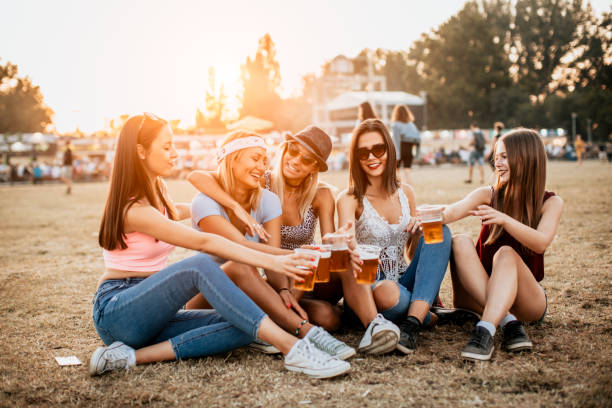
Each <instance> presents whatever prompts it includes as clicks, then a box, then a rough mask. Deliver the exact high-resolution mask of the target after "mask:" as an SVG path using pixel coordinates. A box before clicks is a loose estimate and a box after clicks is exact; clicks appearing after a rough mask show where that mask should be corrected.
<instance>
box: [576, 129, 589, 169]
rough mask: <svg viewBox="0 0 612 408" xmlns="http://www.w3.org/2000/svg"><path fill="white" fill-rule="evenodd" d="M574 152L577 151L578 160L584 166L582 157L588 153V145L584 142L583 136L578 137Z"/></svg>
mask: <svg viewBox="0 0 612 408" xmlns="http://www.w3.org/2000/svg"><path fill="white" fill-rule="evenodd" d="M574 150H575V151H576V159H577V160H578V164H580V165H581V164H582V155H583V154H584V152H585V151H586V143H584V140H582V136H580V135H576V140H575V141H574Z"/></svg>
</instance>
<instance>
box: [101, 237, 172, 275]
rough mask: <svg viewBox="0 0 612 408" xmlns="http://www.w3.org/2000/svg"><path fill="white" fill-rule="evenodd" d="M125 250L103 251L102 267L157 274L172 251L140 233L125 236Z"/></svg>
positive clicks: (164, 265) (168, 245) (160, 242)
mask: <svg viewBox="0 0 612 408" xmlns="http://www.w3.org/2000/svg"><path fill="white" fill-rule="evenodd" d="M125 243H126V244H127V248H125V249H114V250H112V251H108V250H106V249H105V250H104V252H103V256H104V265H105V266H106V268H108V269H117V270H120V271H133V272H157V271H159V270H162V269H164V268H165V267H166V262H167V260H168V255H170V252H172V250H173V249H174V245H170V244H168V243H166V242H164V241H156V240H155V238H154V237H152V236H150V235H147V234H143V233H142V232H130V233H128V234H125Z"/></svg>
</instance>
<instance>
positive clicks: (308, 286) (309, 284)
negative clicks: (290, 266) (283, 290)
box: [293, 248, 321, 292]
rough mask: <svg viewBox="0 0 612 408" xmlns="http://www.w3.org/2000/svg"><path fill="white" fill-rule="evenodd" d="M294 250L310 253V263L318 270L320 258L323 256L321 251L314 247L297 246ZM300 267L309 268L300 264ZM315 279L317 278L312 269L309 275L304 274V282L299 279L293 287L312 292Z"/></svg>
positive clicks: (299, 252)
mask: <svg viewBox="0 0 612 408" xmlns="http://www.w3.org/2000/svg"><path fill="white" fill-rule="evenodd" d="M294 252H295V253H296V254H301V255H309V256H310V257H311V259H312V261H311V263H310V267H311V268H312V269H315V270H316V268H317V266H318V264H319V258H320V256H321V253H320V252H319V251H317V250H314V249H306V248H296V249H294ZM298 268H300V269H307V268H306V267H303V266H298ZM312 269H311V271H312ZM314 280H315V273H314V271H312V272H311V273H310V274H309V275H307V276H304V281H303V282H300V281H298V280H296V281H294V282H293V287H294V288H296V289H299V290H303V291H305V292H310V291H311V290H313V289H314Z"/></svg>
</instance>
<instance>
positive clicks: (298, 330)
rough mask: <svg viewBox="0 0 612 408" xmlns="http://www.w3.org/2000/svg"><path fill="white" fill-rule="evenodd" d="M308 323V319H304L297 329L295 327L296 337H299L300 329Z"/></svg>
mask: <svg viewBox="0 0 612 408" xmlns="http://www.w3.org/2000/svg"><path fill="white" fill-rule="evenodd" d="M306 323H308V320H302V322H301V323H300V325H299V326H298V327H297V329H295V337H298V336H299V334H300V329H301V328H302V327H304V325H305V324H306Z"/></svg>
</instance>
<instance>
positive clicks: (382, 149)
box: [356, 143, 387, 161]
mask: <svg viewBox="0 0 612 408" xmlns="http://www.w3.org/2000/svg"><path fill="white" fill-rule="evenodd" d="M356 153H357V158H358V159H359V160H362V161H363V160H368V157H370V153H372V154H373V155H374V157H376V158H377V159H380V158H381V157H383V155H384V154H385V153H387V146H386V145H384V144H383V143H379V144H375V145H374V146H372V147H371V148H370V149H368V148H367V147H360V148H358V149H357V151H356Z"/></svg>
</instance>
